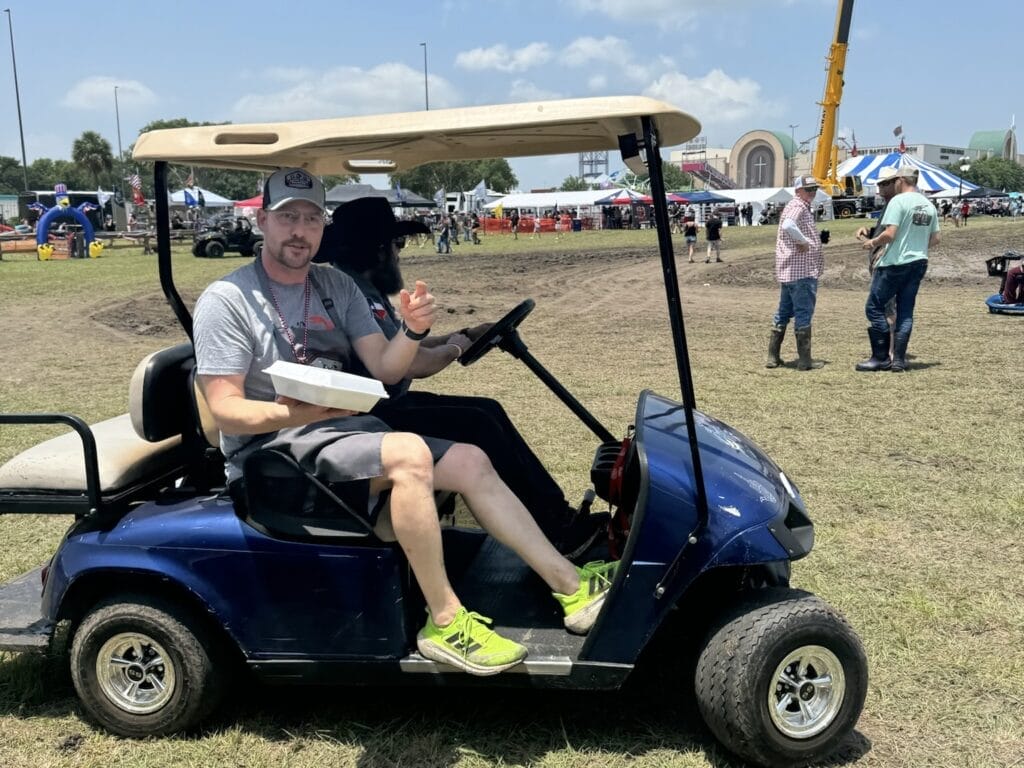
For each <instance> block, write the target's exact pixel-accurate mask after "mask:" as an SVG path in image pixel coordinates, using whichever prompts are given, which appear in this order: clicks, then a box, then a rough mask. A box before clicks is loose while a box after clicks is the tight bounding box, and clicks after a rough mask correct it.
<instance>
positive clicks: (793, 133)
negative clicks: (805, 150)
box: [786, 123, 800, 187]
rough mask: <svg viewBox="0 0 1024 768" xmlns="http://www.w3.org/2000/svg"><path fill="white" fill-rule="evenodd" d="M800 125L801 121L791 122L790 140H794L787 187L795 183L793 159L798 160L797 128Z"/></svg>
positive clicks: (790, 155) (790, 152) (790, 153)
mask: <svg viewBox="0 0 1024 768" xmlns="http://www.w3.org/2000/svg"><path fill="white" fill-rule="evenodd" d="M799 127H800V123H790V124H789V140H790V142H792V147H791V149H790V150H789V178H788V179H786V186H787V187H788V186H789V185H790V184H792V183H793V161H794V160H796V129H797V128H799Z"/></svg>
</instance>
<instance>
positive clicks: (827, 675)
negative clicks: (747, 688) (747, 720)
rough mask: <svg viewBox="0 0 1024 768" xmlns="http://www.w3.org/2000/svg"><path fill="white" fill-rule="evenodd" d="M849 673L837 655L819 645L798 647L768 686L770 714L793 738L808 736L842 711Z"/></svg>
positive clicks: (825, 725) (828, 723)
mask: <svg viewBox="0 0 1024 768" xmlns="http://www.w3.org/2000/svg"><path fill="white" fill-rule="evenodd" d="M845 692H846V673H845V672H844V671H843V665H842V664H841V663H840V661H839V659H838V657H837V656H836V655H835V654H834V653H832V651H830V650H829V649H828V648H825V647H823V646H820V645H805V646H802V647H801V648H797V649H796V650H795V651H793V652H792V653H790V654H789V655H788V656H786V658H784V659H783V660H782V661H781V662H779V665H778V666H777V667H776V668H775V673H774V674H773V675H772V678H771V683H770V687H769V690H768V701H767V704H768V714H769V715H770V716H771V720H772V723H773V724H774V725H775V727H776V728H778V729H779V731H780V732H781V733H782V734H784V735H785V736H788V737H789V738H791V739H809V738H811V737H812V736H817V735H818V734H819V733H821V732H822V731H824V730H825V729H826V728H828V727H829V726H830V725H831V724H832V722H833V721H834V720H835V719H836V715H838V714H839V709H840V707H841V706H842V705H843V695H844V694H845Z"/></svg>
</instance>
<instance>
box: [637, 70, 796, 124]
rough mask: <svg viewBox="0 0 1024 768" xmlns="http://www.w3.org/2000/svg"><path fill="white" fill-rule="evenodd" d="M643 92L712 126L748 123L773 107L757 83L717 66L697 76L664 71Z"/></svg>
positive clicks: (771, 111)
mask: <svg viewBox="0 0 1024 768" xmlns="http://www.w3.org/2000/svg"><path fill="white" fill-rule="evenodd" d="M644 95H646V96H653V97H654V98H657V99H661V100H663V101H667V102H668V103H669V104H674V105H676V106H678V107H679V108H680V109H682V110H684V111H686V112H689V113H690V114H692V115H694V116H695V117H697V118H698V119H700V120H702V122H705V121H706V123H707V124H708V125H714V126H724V125H729V124H736V123H743V122H747V123H749V122H750V121H751V120H752V119H755V118H757V117H764V116H769V115H771V114H773V113H774V112H775V111H776V107H775V105H772V104H766V103H765V101H764V99H763V97H762V96H761V86H760V84H759V83H757V82H755V81H753V80H751V79H749V78H746V77H743V78H739V79H736V78H733V77H730V76H729V75H727V74H726V73H725V72H723V71H722V70H720V69H713V70H711V71H710V72H708V73H707V74H706V75H704V76H703V77H698V78H692V77H689V76H687V75H684V74H682V73H681V72H666V73H665V74H663V75H661V77H659V78H658V79H657V80H655V81H654V82H653V83H651V84H650V85H649V86H648V87H647V88H646V89H645V90H644Z"/></svg>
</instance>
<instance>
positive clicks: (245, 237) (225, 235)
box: [192, 216, 263, 259]
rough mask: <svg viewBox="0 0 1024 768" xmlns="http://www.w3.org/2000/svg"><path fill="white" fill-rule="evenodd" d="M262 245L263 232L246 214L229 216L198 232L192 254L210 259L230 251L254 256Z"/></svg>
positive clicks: (217, 257)
mask: <svg viewBox="0 0 1024 768" xmlns="http://www.w3.org/2000/svg"><path fill="white" fill-rule="evenodd" d="M262 247H263V233H262V232H260V231H259V230H258V229H254V228H253V226H252V222H250V221H249V220H248V219H247V218H245V217H244V216H238V217H231V216H229V217H225V218H222V219H219V220H217V221H214V222H211V223H210V224H209V225H207V226H206V227H204V228H203V229H202V230H201V231H200V232H198V233H197V234H196V237H195V242H194V243H193V244H192V255H193V256H196V257H197V258H202V257H206V258H210V259H219V258H221V257H222V256H223V255H224V254H225V253H229V252H235V253H240V254H242V255H243V256H253V255H255V254H257V253H259V250H260V248H262Z"/></svg>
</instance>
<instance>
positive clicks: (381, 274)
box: [371, 259, 405, 296]
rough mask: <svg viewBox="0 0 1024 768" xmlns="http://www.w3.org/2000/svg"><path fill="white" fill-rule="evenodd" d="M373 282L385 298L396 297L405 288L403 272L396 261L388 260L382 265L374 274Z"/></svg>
mask: <svg viewBox="0 0 1024 768" xmlns="http://www.w3.org/2000/svg"><path fill="white" fill-rule="evenodd" d="M371 282H372V283H373V287H374V288H376V289H377V290H378V291H380V292H381V295H383V296H394V295H395V294H396V293H398V292H399V291H400V290H402V288H404V287H405V282H404V281H403V280H402V270H400V269H399V268H398V262H397V261H396V260H395V259H388V260H387V262H386V263H384V264H381V265H380V267H378V268H377V271H376V272H374V273H373V279H372V280H371Z"/></svg>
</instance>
